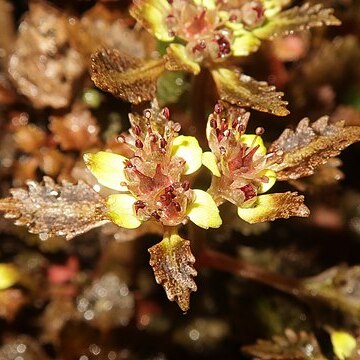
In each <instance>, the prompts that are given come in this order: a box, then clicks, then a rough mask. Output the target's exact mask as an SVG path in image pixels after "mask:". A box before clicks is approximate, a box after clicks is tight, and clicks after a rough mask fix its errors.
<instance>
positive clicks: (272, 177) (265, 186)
mask: <svg viewBox="0 0 360 360" xmlns="http://www.w3.org/2000/svg"><path fill="white" fill-rule="evenodd" d="M258 175H259V176H266V177H267V178H268V182H262V183H261V184H260V186H259V187H258V190H257V192H258V194H263V193H265V192H267V191H269V190H270V189H271V188H272V187H273V186H274V184H275V183H276V172H275V171H273V170H270V169H265V170H262V171H261V172H260V173H259V174H258Z"/></svg>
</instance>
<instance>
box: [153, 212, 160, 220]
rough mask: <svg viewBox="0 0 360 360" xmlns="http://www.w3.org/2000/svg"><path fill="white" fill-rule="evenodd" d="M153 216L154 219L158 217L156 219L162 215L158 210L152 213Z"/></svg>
mask: <svg viewBox="0 0 360 360" xmlns="http://www.w3.org/2000/svg"><path fill="white" fill-rule="evenodd" d="M151 216H152V217H153V218H154V219H156V220H160V215H159V214H158V212H157V211H154V212H152V213H151Z"/></svg>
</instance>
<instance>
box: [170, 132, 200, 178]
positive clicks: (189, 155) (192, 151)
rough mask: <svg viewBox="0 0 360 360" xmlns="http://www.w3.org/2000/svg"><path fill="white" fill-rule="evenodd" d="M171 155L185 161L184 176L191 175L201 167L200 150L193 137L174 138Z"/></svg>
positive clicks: (181, 136)
mask: <svg viewBox="0 0 360 360" xmlns="http://www.w3.org/2000/svg"><path fill="white" fill-rule="evenodd" d="M171 155H172V156H177V157H180V158H182V159H184V160H185V161H186V166H185V173H184V175H189V174H192V173H194V172H195V171H196V170H198V169H199V168H200V167H201V164H202V162H201V158H202V149H201V147H200V145H199V142H198V141H197V139H196V138H195V137H193V136H184V135H180V136H178V137H176V138H175V139H174V141H173V143H172V149H171Z"/></svg>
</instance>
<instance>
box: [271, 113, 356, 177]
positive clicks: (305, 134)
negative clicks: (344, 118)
mask: <svg viewBox="0 0 360 360" xmlns="http://www.w3.org/2000/svg"><path fill="white" fill-rule="evenodd" d="M328 120H329V118H328V117H327V116H324V117H321V118H320V119H318V120H317V121H315V122H314V123H312V124H310V120H309V119H307V118H305V119H303V120H301V121H300V122H299V124H298V126H297V128H296V130H295V131H293V130H290V129H286V130H285V131H284V132H283V133H282V134H281V136H280V137H279V138H278V139H277V140H276V141H275V142H274V143H273V144H272V145H271V147H270V149H269V152H274V153H275V154H276V153H283V160H282V161H281V162H279V163H277V164H274V165H272V166H271V168H272V169H273V170H274V171H275V172H276V173H277V179H278V180H289V179H292V180H294V179H298V178H300V177H303V176H309V175H312V174H313V173H314V171H315V170H316V168H318V167H319V166H320V165H323V164H325V163H326V162H327V161H328V159H329V158H331V157H334V156H337V155H339V154H340V152H341V151H342V150H344V149H345V148H346V147H348V146H349V145H351V144H352V143H354V142H356V141H359V140H360V127H359V126H346V127H344V124H343V122H337V123H334V124H329V122H328Z"/></svg>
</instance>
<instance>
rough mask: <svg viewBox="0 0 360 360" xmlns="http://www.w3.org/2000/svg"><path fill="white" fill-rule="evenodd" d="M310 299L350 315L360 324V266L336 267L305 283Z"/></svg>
mask: <svg viewBox="0 0 360 360" xmlns="http://www.w3.org/2000/svg"><path fill="white" fill-rule="evenodd" d="M303 286H304V289H305V290H306V291H307V292H308V294H309V296H310V297H312V298H313V297H316V298H317V299H318V300H319V301H322V302H323V303H325V304H327V305H329V306H331V307H332V308H334V309H338V310H340V311H342V312H344V313H346V314H348V315H350V318H351V321H352V322H353V323H354V324H356V325H359V324H360V266H352V267H348V266H346V265H341V266H336V267H333V268H331V269H328V270H326V271H324V272H322V273H321V274H319V275H317V276H314V277H312V278H308V279H305V280H304V281H303Z"/></svg>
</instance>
